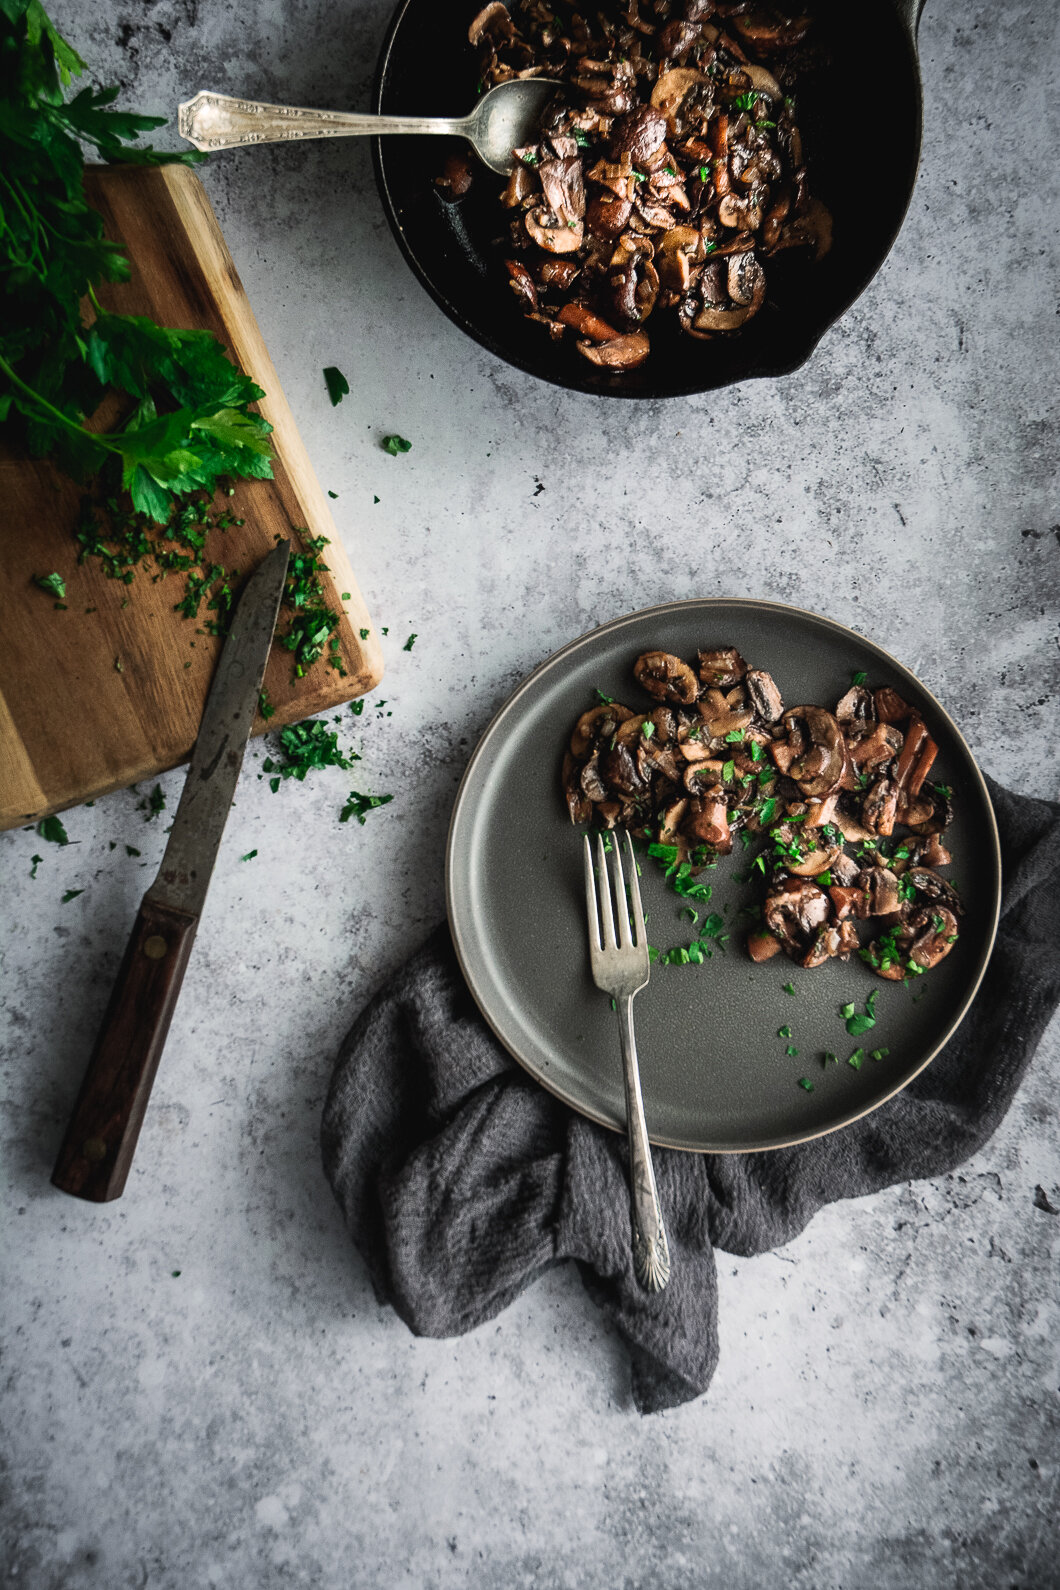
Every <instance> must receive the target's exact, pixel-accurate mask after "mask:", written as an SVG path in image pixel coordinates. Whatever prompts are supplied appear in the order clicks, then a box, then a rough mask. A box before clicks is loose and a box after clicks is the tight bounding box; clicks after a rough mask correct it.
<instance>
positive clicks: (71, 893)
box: [60, 889, 85, 905]
mask: <svg viewBox="0 0 1060 1590" xmlns="http://www.w3.org/2000/svg"><path fill="white" fill-rule="evenodd" d="M84 892H85V891H84V889H67V891H66V893H65V894H64V895H63V897H62V900H61V901H60V904H61V905H65V904H66V903H67V901H68V900H76V899H77V897H78V895H79V894H84Z"/></svg>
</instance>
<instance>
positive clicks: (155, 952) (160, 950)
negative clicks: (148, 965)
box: [144, 933, 169, 961]
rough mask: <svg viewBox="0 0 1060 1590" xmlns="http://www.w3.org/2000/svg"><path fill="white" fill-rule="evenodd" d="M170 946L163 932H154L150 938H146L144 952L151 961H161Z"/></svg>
mask: <svg viewBox="0 0 1060 1590" xmlns="http://www.w3.org/2000/svg"><path fill="white" fill-rule="evenodd" d="M168 948H169V946H168V944H167V943H166V941H165V939H164V938H163V937H162V935H161V933H152V934H151V937H150V938H149V939H144V954H145V955H146V956H147V958H148V960H149V961H160V960H162V959H163V957H164V956H165V953H166V950H167V949H168Z"/></svg>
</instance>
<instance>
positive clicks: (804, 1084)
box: [799, 1077, 813, 1093]
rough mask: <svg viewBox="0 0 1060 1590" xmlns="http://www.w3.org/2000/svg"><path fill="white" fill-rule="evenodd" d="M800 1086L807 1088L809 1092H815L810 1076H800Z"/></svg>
mask: <svg viewBox="0 0 1060 1590" xmlns="http://www.w3.org/2000/svg"><path fill="white" fill-rule="evenodd" d="M799 1087H800V1088H805V1090H806V1092H807V1093H812V1092H813V1083H812V1082H811V1081H810V1079H809V1077H800V1078H799Z"/></svg>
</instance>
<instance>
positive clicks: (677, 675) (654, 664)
mask: <svg viewBox="0 0 1060 1590" xmlns="http://www.w3.org/2000/svg"><path fill="white" fill-rule="evenodd" d="M645 340H647V339H645ZM633 675H634V678H635V679H636V680H637V683H638V684H639V685H642V686H643V688H644V689H645V690H646V691H647V692H648V694H649V695H650V696H654V697H655V699H656V701H676V702H678V703H679V704H680V705H681V706H686V707H687V706H690V705H691V703H692V702H693V701H695V700H696V698H697V697H698V695H699V680H698V679H697V678H696V676H695V674H694V673H693V672H692V670H691V668H690V667H689V666H688V664H687V663H686V662H682V661H681V659H680V657H675V656H674V655H673V653H672V652H668V651H646V652H644V653H643V654H642V655H641V656H640V657H638V658H637V660H636V662H635V663H634V664H633Z"/></svg>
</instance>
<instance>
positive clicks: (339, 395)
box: [324, 364, 350, 408]
mask: <svg viewBox="0 0 1060 1590" xmlns="http://www.w3.org/2000/svg"><path fill="white" fill-rule="evenodd" d="M324 384H325V386H326V387H327V389H328V397H329V398H330V399H331V406H332V408H335V407H337V405H338V404H340V403H341V402H342V400H343V398H344V397H345V396H346V395H347V393H348V392H349V390H350V383H349V382H348V381H347V379H346V377H345V376H344V375H343V373H342V371H341V370H340V369H339V368H338V367H337V366H336V365H334V364H329V365H328V366H327V367H326V368H325V370H324Z"/></svg>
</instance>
